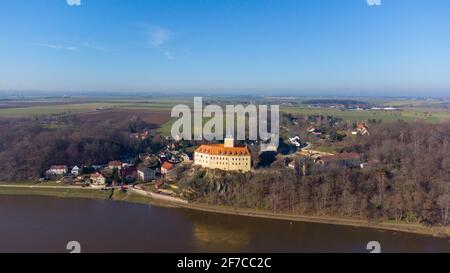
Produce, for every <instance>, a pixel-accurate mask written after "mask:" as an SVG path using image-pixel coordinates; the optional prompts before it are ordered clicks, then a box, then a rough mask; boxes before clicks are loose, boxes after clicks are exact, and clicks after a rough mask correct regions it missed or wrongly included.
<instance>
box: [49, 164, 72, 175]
mask: <svg viewBox="0 0 450 273" xmlns="http://www.w3.org/2000/svg"><path fill="white" fill-rule="evenodd" d="M67 172H68V168H67V165H52V166H51V167H50V169H49V170H47V172H46V174H47V175H65V174H67Z"/></svg>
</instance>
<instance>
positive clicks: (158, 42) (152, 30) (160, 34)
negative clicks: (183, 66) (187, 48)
mask: <svg viewBox="0 0 450 273" xmlns="http://www.w3.org/2000/svg"><path fill="white" fill-rule="evenodd" d="M140 25H141V26H142V27H143V28H144V29H145V33H146V35H147V43H148V44H149V45H150V46H151V47H152V48H155V49H158V50H159V51H160V52H161V53H162V54H163V55H164V56H165V57H166V58H167V59H168V60H175V56H174V55H173V53H172V52H171V51H170V50H168V49H167V48H166V44H167V43H168V42H169V41H170V40H171V38H172V36H173V35H172V32H171V31H170V30H169V29H167V28H164V27H161V26H156V25H151V24H140Z"/></svg>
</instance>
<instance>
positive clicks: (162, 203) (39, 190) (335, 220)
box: [0, 184, 450, 238]
mask: <svg viewBox="0 0 450 273" xmlns="http://www.w3.org/2000/svg"><path fill="white" fill-rule="evenodd" d="M2 195H6V196H47V197H57V198H79V199H100V200H111V201H119V202H128V203H135V204H143V205H152V206H157V207H167V208H182V209H190V210H196V211H204V212H209V213H219V214H228V215H237V216H246V217H256V218H265V219H275V220H284V221H295V222H305V223H317V224H328V225H340V226H352V227H360V228H370V229H378V230H390V231H396V232H406V233H414V234H419V235H425V236H433V237H441V238H450V228H449V227H427V226H423V225H421V224H406V223H388V222H368V221H364V220H358V219H352V218H342V217H329V216H308V215H295V214H290V213H278V212H270V211H260V210H253V209H245V208H233V207H225V206H219V205H208V204H202V203H185V204H183V203H179V202H171V201H167V200H159V199H156V198H153V197H150V196H148V195H142V194H138V193H136V192H133V191H130V192H127V193H123V192H119V191H117V190H112V189H110V190H108V191H105V192H101V191H100V190H98V189H93V188H81V187H73V186H66V187H64V186H35V185H7V184H0V196H2Z"/></svg>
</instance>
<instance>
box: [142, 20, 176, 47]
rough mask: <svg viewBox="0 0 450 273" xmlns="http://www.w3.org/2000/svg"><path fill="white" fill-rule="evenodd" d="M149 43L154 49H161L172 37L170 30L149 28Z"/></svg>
mask: <svg viewBox="0 0 450 273" xmlns="http://www.w3.org/2000/svg"><path fill="white" fill-rule="evenodd" d="M147 29H148V31H147V35H148V41H149V43H150V45H151V46H152V47H155V48H159V47H161V46H162V45H164V44H165V43H166V42H167V41H169V39H170V38H171V36H172V33H171V32H170V30H168V29H166V28H163V27H159V26H152V25H150V26H147Z"/></svg>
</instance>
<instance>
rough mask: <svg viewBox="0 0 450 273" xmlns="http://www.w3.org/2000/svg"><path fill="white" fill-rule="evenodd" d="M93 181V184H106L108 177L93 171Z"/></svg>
mask: <svg viewBox="0 0 450 273" xmlns="http://www.w3.org/2000/svg"><path fill="white" fill-rule="evenodd" d="M91 183H92V184H93V185H105V184H106V178H105V177H104V176H103V174H101V173H93V174H91Z"/></svg>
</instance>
